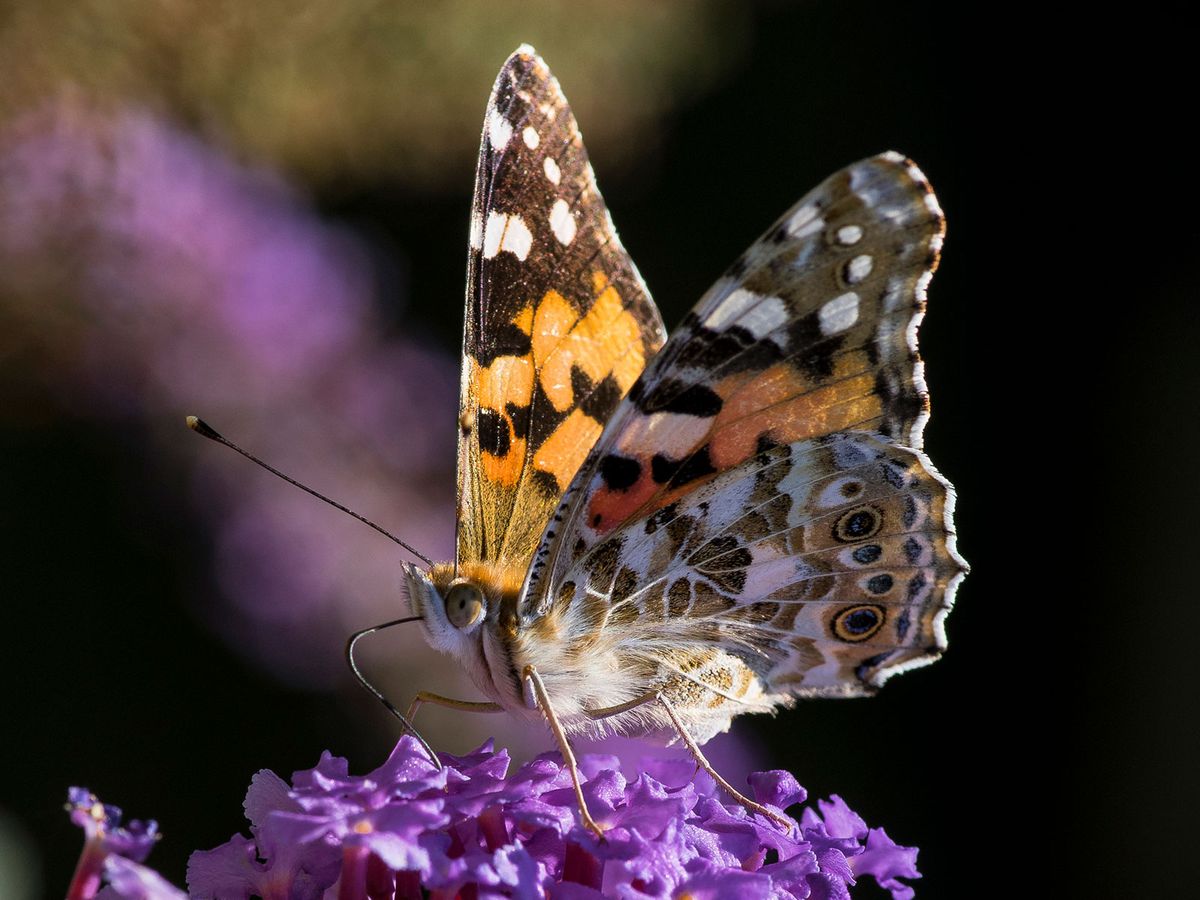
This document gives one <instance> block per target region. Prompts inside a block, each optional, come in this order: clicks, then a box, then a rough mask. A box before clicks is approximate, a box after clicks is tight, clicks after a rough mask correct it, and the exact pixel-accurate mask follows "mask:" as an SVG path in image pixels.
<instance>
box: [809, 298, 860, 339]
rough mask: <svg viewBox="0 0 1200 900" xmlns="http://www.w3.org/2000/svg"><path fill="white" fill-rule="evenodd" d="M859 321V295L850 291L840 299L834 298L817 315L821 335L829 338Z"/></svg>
mask: <svg viewBox="0 0 1200 900" xmlns="http://www.w3.org/2000/svg"><path fill="white" fill-rule="evenodd" d="M857 321H858V294H856V293H854V291H848V292H847V293H845V294H842V295H841V296H840V297H834V298H833V299H832V300H830V301H829V302H828V303H826V304H825V305H824V306H822V307H821V310H820V312H818V313H817V322H818V324H819V325H820V326H821V334H823V335H825V336H826V337H829V336H831V335H834V334H840V333H841V332H843V331H845V330H846V329H847V328H849V327H850V326H851V325H853V324H854V323H855V322H857Z"/></svg>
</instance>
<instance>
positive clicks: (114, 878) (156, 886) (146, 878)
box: [96, 856, 187, 900]
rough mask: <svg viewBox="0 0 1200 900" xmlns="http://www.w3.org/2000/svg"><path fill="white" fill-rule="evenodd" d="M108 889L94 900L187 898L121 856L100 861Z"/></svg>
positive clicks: (154, 874) (173, 899)
mask: <svg viewBox="0 0 1200 900" xmlns="http://www.w3.org/2000/svg"><path fill="white" fill-rule="evenodd" d="M104 877H105V878H106V879H107V880H108V887H106V888H105V889H104V890H102V891H101V892H100V893H98V894H97V895H96V900H187V894H185V893H184V892H183V891H181V890H179V888H177V887H175V886H174V885H173V884H171V883H170V882H168V881H167V880H166V879H165V878H163V877H162V876H161V875H159V874H158V873H157V872H155V871H154V870H153V869H148V868H146V867H145V866H143V865H142V864H141V863H136V862H134V861H133V860H131V859H125V858H124V857H122V856H110V857H109V858H108V859H106V860H105V861H104Z"/></svg>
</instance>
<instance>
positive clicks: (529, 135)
mask: <svg viewBox="0 0 1200 900" xmlns="http://www.w3.org/2000/svg"><path fill="white" fill-rule="evenodd" d="M521 138H522V140H524V141H525V146H526V147H528V148H529V149H530V150H536V149H537V145H538V144H540V143H541V138H539V137H538V133H537V130H536V129H535V128H534V127H533V126H532V125H526V126H525V130H524V131H522V132H521Z"/></svg>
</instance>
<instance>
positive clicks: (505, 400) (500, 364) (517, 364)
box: [468, 356, 533, 413]
mask: <svg viewBox="0 0 1200 900" xmlns="http://www.w3.org/2000/svg"><path fill="white" fill-rule="evenodd" d="M468 360H469V362H470V364H471V366H472V371H471V374H470V375H469V376H468V377H469V378H470V379H471V383H472V384H474V385H475V402H476V404H477V405H478V406H479V408H480V409H491V410H495V411H496V412H498V413H503V412H504V407H505V406H506V405H507V404H509V403H517V404H518V405H524V406H528V405H529V398H530V397H532V396H533V361H532V360H531V359H530V358H529V357H528V356H500V357H497V358H496V360H495V361H494V362H493V363H492V364H491V365H490V366H488V367H487V368H486V369H485V368H483V367H482V366H479V365H478V364H477V363H475V362H474V360H470V358H469V357H468ZM522 400H523V401H524V403H520V401H522Z"/></svg>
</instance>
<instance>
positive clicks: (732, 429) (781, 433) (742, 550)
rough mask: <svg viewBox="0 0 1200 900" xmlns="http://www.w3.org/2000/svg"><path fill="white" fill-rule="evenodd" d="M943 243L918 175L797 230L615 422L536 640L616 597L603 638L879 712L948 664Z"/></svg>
mask: <svg viewBox="0 0 1200 900" xmlns="http://www.w3.org/2000/svg"><path fill="white" fill-rule="evenodd" d="M942 235H943V220H942V216H941V211H940V209H939V208H938V205H937V202H936V200H935V199H934V197H933V194H932V192H931V191H930V189H929V186H928V183H927V182H926V181H925V179H924V176H922V175H921V173H920V172H919V171H918V170H917V169H916V167H915V166H913V165H912V164H911V163H910V162H908V161H907V160H905V159H904V158H903V157H900V156H899V155H897V154H884V155H882V156H879V157H874V158H872V159H868V160H864V161H862V162H860V163H857V164H855V165H853V166H850V167H848V168H847V169H845V170H843V171H842V172H839V173H837V174H836V175H834V176H832V177H831V178H829V179H828V180H826V182H825V183H824V184H822V185H821V186H820V187H818V188H817V189H816V190H815V191H813V192H812V193H811V194H809V195H808V196H806V197H805V198H804V199H803V200H801V201H800V202H799V203H798V204H797V205H796V206H795V207H793V209H791V210H789V212H788V213H786V214H785V215H784V216H783V217H782V218H781V219H780V221H779V222H778V223H776V225H775V226H773V227H772V229H771V230H769V231H768V232H767V234H766V235H764V236H763V238H762V239H761V240H759V241H758V242H757V243H756V244H755V245H754V246H752V247H751V249H750V250H749V251H748V252H747V253H746V254H745V255H744V256H743V257H742V258H741V259H740V260H739V261H738V262H737V263H735V265H734V266H733V267H732V268H731V269H730V271H729V272H728V273H727V274H726V276H725V277H723V278H722V279H721V280H720V281H718V283H717V284H716V285H715V286H714V287H713V288H712V290H710V291H709V292H708V294H706V295H705V297H704V298H702V300H701V301H700V303H699V304H698V306H697V308H696V310H695V311H694V312H693V313H692V314H690V315H689V316H688V317H687V319H686V320H685V322H684V323H683V325H682V327H681V328H680V329H679V330H678V331H677V332H676V333H675V334H674V335H673V336H672V338H671V340H670V342H669V343H668V344H667V345H666V347H664V348H663V351H662V353H661V354H660V355H659V356H658V358H657V359H655V361H654V362H653V363H652V364H651V366H650V367H649V368H648V369H647V370H646V372H645V373H643V375H642V377H641V378H640V379H639V380H638V381H637V383H636V384H635V385H634V386H633V388H632V390H631V391H630V394H629V396H628V398H627V399H626V401H625V402H624V403H623V404H622V405H621V406H620V407H619V408H618V409H617V410H616V412H615V413H614V414H613V416H612V418H611V420H610V421H609V423H608V426H607V427H606V429H605V431H604V433H603V436H602V437H601V438H600V441H599V443H598V444H597V445H596V447H595V448H594V450H593V452H592V454H591V455H590V456H589V458H588V460H587V462H586V463H585V464H584V465H583V467H582V468H581V469H580V471H579V473H578V475H577V476H576V479H575V481H574V483H573V485H572V487H571V489H570V490H569V491H568V493H567V495H566V497H564V499H563V502H562V504H561V506H560V508H559V511H558V513H557V514H556V519H560V520H561V521H558V522H556V523H555V526H556V527H555V528H554V529H552V531H553V533H552V534H551V533H548V534H547V539H546V540H545V541H544V542H543V544H542V546H541V547H540V549H539V552H538V555H537V558H536V559H535V561H534V564H533V566H532V568H531V570H530V575H529V578H528V580H527V593H526V598H525V603H524V606H523V611H524V616H525V619H526V621H527V622H530V623H532V622H535V621H537V620H538V619H540V618H541V617H542V616H545V615H547V614H549V613H551V612H552V607H553V606H554V605H555V604H557V605H558V606H559V607H561V606H562V605H563V604H564V603H570V602H585V598H586V602H589V603H591V604H592V605H595V604H596V600H597V597H603V598H605V602H606V603H607V609H608V617H607V618H606V619H605V620H604V621H602V622H600V623H599V624H598V625H597V626H595V627H616V626H617V625H618V624H619V625H620V626H621V627H625V628H628V629H630V632H631V634H635V633H636V632H637V630H638V629H640V628H642V627H643V626H646V627H649V628H653V629H658V630H659V633H662V631H663V630H664V629H665V631H666V632H667V633H669V634H670V635H671V639H672V640H673V641H674V642H675V646H677V647H678V646H689V645H690V646H695V647H697V648H703V647H709V648H712V647H720V648H723V649H724V650H726V651H728V652H731V653H733V654H734V656H735V657H736V659H738V660H740V664H742V665H744V666H746V667H747V668H748V669H750V670H752V671H753V672H754V673H755V675H756V677H757V678H758V680H759V681H760V682H761V685H762V688H763V689H764V690H765V691H767V692H768V693H770V694H773V695H779V696H784V697H785V696H787V695H791V694H812V693H829V694H854V693H863V692H866V691H869V690H871V689H873V688H874V687H876V686H878V684H880V683H881V682H882V681H883V680H884V679H885V678H886V677H887V675H888V674H890V673H891V672H894V671H897V670H899V669H902V668H905V667H909V666H912V665H915V664H918V663H920V662H923V661H927V660H929V659H931V658H932V657H933V656H934V655H936V654H937V653H938V652H939V651H940V649H941V648H942V647H943V646H944V643H945V640H944V634H943V632H942V625H941V623H942V619H943V618H944V614H945V610H946V609H948V608H949V605H950V603H951V601H952V598H953V591H954V587H955V586H956V583H957V580H958V578H959V577H961V573H962V572H963V571H965V566H964V564H963V562H962V560H961V558H960V557H959V556H958V555H957V553H956V552H955V549H954V540H953V529H952V525H951V514H952V505H953V493H952V491H951V489H950V487H949V485H948V484H947V483H946V482H945V481H944V480H943V479H941V478H940V476H939V475H937V473H936V472H935V471H934V470H933V468H932V466H931V465H930V464H929V463H928V461H927V460H926V459H925V458H924V456H923V455H921V453H920V452H919V447H920V444H921V432H922V429H923V427H924V422H925V419H926V417H927V416H926V410H927V398H926V392H925V385H924V380H923V374H922V372H921V363H920V360H919V358H918V356H917V347H916V329H917V325H918V324H919V321H920V318H921V316H922V315H923V312H924V304H925V296H924V294H925V287H926V285H927V283H928V280H929V276H930V273H931V272H932V270H933V268H934V267H935V266H936V262H937V255H938V252H939V250H940V247H941V241H942ZM564 586H570V587H571V589H570V590H565V589H564ZM568 595H570V596H568Z"/></svg>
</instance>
